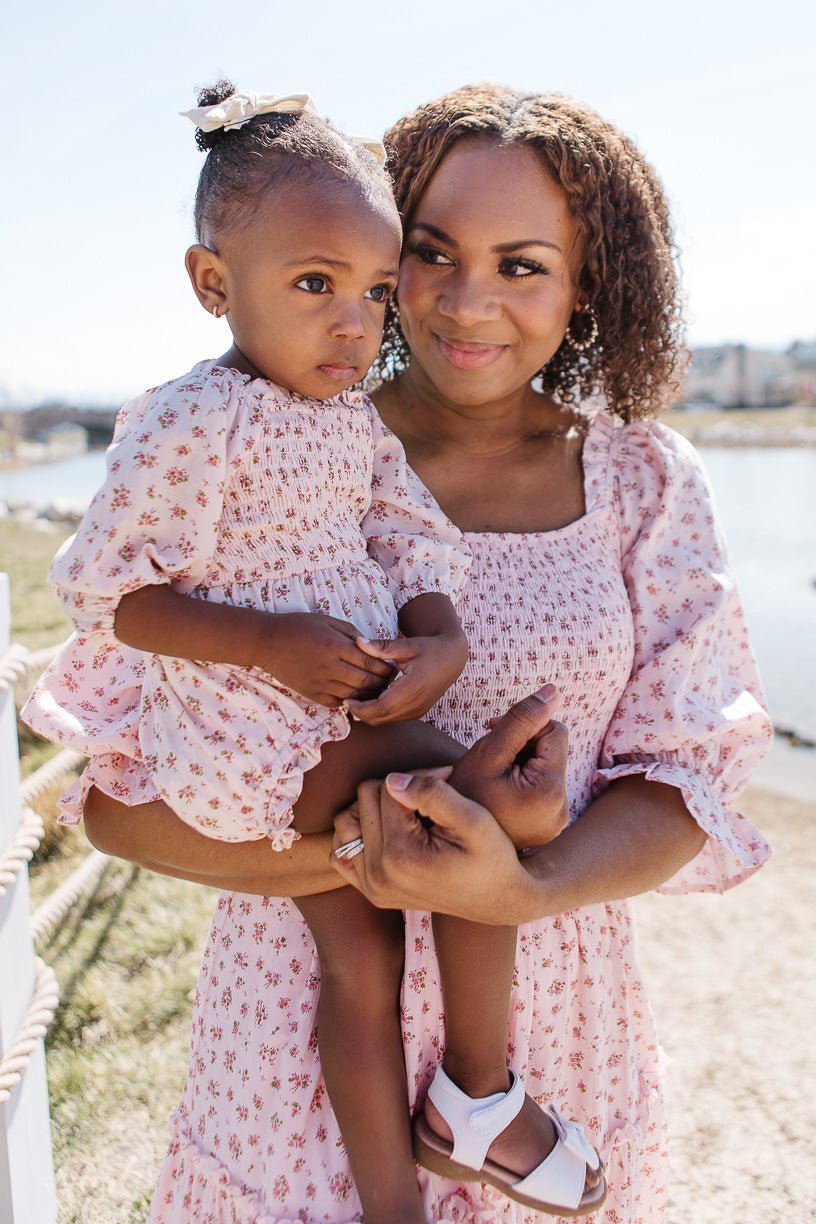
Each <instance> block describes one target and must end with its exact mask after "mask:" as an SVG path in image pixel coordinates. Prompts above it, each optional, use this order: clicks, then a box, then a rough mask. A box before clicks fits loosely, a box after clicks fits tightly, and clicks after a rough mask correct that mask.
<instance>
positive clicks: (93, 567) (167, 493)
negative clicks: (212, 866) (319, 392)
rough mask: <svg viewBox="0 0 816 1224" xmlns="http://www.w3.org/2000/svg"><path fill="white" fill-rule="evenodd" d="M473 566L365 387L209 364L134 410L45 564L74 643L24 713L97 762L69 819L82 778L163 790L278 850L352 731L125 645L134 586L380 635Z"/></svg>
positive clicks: (303, 707) (302, 705)
mask: <svg viewBox="0 0 816 1224" xmlns="http://www.w3.org/2000/svg"><path fill="white" fill-rule="evenodd" d="M467 566H468V560H467V550H466V549H465V547H464V544H463V540H462V536H461V534H460V533H459V532H458V531H457V530H456V528H455V527H453V526H452V524H451V523H449V522H448V520H447V519H446V518H445V516H444V515H443V514H442V512H441V511H440V509H439V507H438V506H437V505H436V503H435V502H434V501H433V499H432V498H431V496H430V494H429V493H428V491H427V490H426V489H425V488H424V486H423V485H422V484H421V483H420V481H419V480H418V479H417V478H416V476H415V475H414V474H413V472H412V471H411V469H410V468H409V467H408V465H407V463H406V460H405V452H404V451H403V448H402V444H401V443H400V442H399V440H398V439H397V438H396V437H395V436H394V435H393V434H392V433H390V432H389V431H388V430H387V429H386V428H385V426H384V425H383V424H382V422H381V421H380V419H379V417H378V415H377V413H376V412H375V410H374V408H373V406H372V405H371V404H370V402H369V401H368V400H367V399H366V397H365V396H363V395H361V394H359V393H356V392H346V393H344V394H343V395H339V396H337V397H336V398H334V399H331V400H313V399H307V398H305V397H301V396H297V395H294V394H293V393H291V392H288V391H283V390H282V389H281V388H280V387H276V386H275V385H274V384H272V383H269V382H267V381H266V380H264V379H251V378H248V377H247V376H245V375H242V374H238V373H237V372H236V371H234V370H225V369H222V368H220V367H218V366H216V365H214V364H213V363H212V362H211V361H205V362H201V363H200V364H199V365H197V366H195V367H194V369H193V370H192V371H191V372H190V373H189V374H188V375H186V376H185V377H184V378H182V379H178V380H176V381H175V382H171V383H168V384H166V385H165V386H163V387H159V388H157V389H155V390H152V391H148V392H147V393H146V394H145V395H143V396H141V397H139V398H138V399H136V400H133V401H132V402H131V403H129V404H127V405H126V406H125V408H124V409H123V410H122V412H121V413H120V414H119V417H118V419H117V424H116V430H115V433H114V440H113V443H112V445H111V447H110V450H109V452H108V475H107V479H106V481H105V483H104V485H103V487H102V488H101V489H100V491H99V492H98V493H97V495H96V497H95V498H94V500H93V502H92V503H91V506H90V508H89V509H88V511H87V513H86V515H85V517H84V518H83V520H82V522H81V524H80V527H79V530H78V531H77V533H76V535H75V536H74V537H73V538H72V539H71V540H69V541H67V543H66V544H65V546H64V547H63V548H62V550H61V551H60V553H59V554H58V556H57V557H56V559H55V560H54V563H53V565H52V569H51V578H52V581H53V582H54V584H55V585H56V587H57V590H58V593H59V595H60V597H61V599H62V602H63V604H64V606H65V608H66V610H67V611H68V614H69V616H70V617H71V620H72V621H73V624H74V627H75V630H76V632H75V634H74V635H73V637H72V638H71V639H70V640H69V642H68V643H67V644H66V646H65V647H64V648H63V650H62V651H61V652H60V653H59V655H58V656H57V658H56V659H55V660H54V662H53V663H52V664H51V666H50V667H49V668H48V670H47V672H46V673H45V675H44V677H43V679H42V681H41V682H40V684H39V686H38V687H37V689H36V691H35V692H34V694H33V696H32V697H31V699H30V700H29V702H28V703H27V705H26V707H25V709H24V710H23V717H24V718H25V719H26V721H27V722H29V723H30V724H31V726H32V727H34V729H35V730H36V731H38V732H39V733H40V734H42V735H44V736H46V737H47V738H48V739H53V740H57V741H58V742H59V743H61V744H64V745H67V746H69V747H71V748H75V749H77V750H78V751H80V752H83V753H86V754H87V755H88V756H90V758H91V762H90V764H89V766H88V768H87V769H86V771H85V773H84V774H83V777H82V778H81V779H80V781H79V782H78V783H77V784H76V786H74V787H73V788H72V790H71V791H69V793H68V794H67V795H66V796H65V797H64V799H63V801H62V806H63V813H64V819H65V820H67V821H68V822H75V821H77V820H79V819H80V816H81V813H82V808H83V805H84V800H85V795H86V794H87V791H88V789H89V788H90V786H91V785H92V784H93V785H96V786H98V787H100V788H101V789H102V790H103V791H105V792H106V793H108V794H110V795H112V796H113V797H114V798H117V799H119V800H121V801H122V802H124V803H128V804H137V803H144V802H147V801H149V800H152V799H156V798H159V797H160V798H162V799H164V800H165V801H166V802H167V803H168V804H169V806H170V807H171V808H172V809H173V811H174V812H176V813H177V814H178V815H179V816H180V817H181V818H182V819H183V820H186V821H187V822H188V823H189V824H191V825H193V826H194V827H197V828H198V829H200V830H201V831H202V832H203V833H205V834H207V835H208V836H210V837H216V838H219V839H220V840H223V841H249V840H253V839H257V838H262V837H268V838H269V839H270V841H271V844H272V846H273V848H274V849H278V850H279V849H285V848H286V847H287V846H289V845H291V843H292V841H293V840H294V839H295V838H296V837H297V836H298V834H297V833H296V832H295V831H294V829H292V828H290V827H289V826H290V824H291V820H292V805H293V804H294V803H295V801H296V800H297V798H298V796H299V795H300V791H301V787H302V782H303V773H304V771H305V770H307V769H310V768H311V767H312V766H313V765H315V764H316V763H317V761H318V760H319V759H320V752H321V747H322V745H323V744H324V743H326V742H327V741H328V740H338V739H343V738H344V737H345V736H346V735H348V731H349V721H348V716H347V715H346V714H345V713H344V712H343V710H341V709H337V708H333V709H330V708H328V707H327V706H322V705H317V704H314V703H310V702H308V701H307V700H306V699H305V698H304V697H302V696H301V695H300V694H298V693H295V692H293V691H292V690H291V689H289V688H286V687H284V686H283V685H281V684H278V683H276V682H273V681H272V680H271V679H270V677H269V676H268V675H267V674H266V673H265V672H263V671H261V670H260V669H258V668H252V669H245V668H238V667H227V666H223V665H213V664H208V663H203V662H194V661H192V660H187V659H175V658H168V657H165V656H161V655H148V654H144V653H142V652H141V651H138V650H132V649H129V648H127V647H125V646H123V645H122V644H121V643H120V642H118V641H117V640H116V637H115V635H114V632H113V623H114V614H115V611H116V606H117V604H118V602H119V600H120V599H121V597H122V596H123V595H124V594H125V593H126V592H128V591H133V590H136V589H137V588H139V587H142V586H145V585H148V584H151V583H172V585H173V587H174V588H175V589H177V590H179V591H181V592H183V593H185V594H188V595H192V596H195V597H196V598H199V599H209V600H213V601H214V602H217V603H230V604H236V605H240V606H242V607H252V608H264V609H266V610H267V611H272V612H321V613H326V614H328V615H331V616H335V617H338V618H339V619H341V620H344V621H348V622H351V623H352V624H354V625H355V626H356V627H357V628H358V629H359V630H360V631H361V632H362V634H363V635H364V636H367V637H372V638H391V637H395V636H396V635H397V633H398V624H397V610H398V608H400V607H401V606H402V605H403V604H404V603H406V602H407V601H408V600H409V599H412V598H413V597H414V596H416V595H419V594H422V593H425V592H430V591H439V592H443V593H445V594H452V593H453V592H454V591H455V590H456V588H457V587H458V586H459V585H461V583H462V581H463V580H464V577H465V575H466V573H467Z"/></svg>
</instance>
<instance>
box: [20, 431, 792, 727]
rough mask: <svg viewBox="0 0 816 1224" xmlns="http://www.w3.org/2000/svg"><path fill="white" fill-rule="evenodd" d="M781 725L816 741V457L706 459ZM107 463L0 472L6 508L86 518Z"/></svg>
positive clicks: (762, 453) (772, 453) (738, 452)
mask: <svg viewBox="0 0 816 1224" xmlns="http://www.w3.org/2000/svg"><path fill="white" fill-rule="evenodd" d="M701 454H702V456H703V460H704V463H705V466H706V468H707V470H708V472H709V475H710V477H711V481H712V484H713V486H714V490H715V496H716V501H717V505H718V508H719V510H720V515H721V518H722V520H723V524H724V526H725V531H726V535H727V536H728V541H729V545H730V549H731V555H732V560H733V562H734V568H735V570H736V574H737V581H738V583H739V587H740V591H741V593H742V597H743V600H744V602H745V606H746V611H747V614H748V623H749V626H750V629H751V636H752V640H753V643H754V648H755V650H756V653H757V657H758V659H759V663H760V667H761V669H762V675H763V679H764V682H765V687H766V690H767V694H768V700H769V703H770V707H771V711H772V713H773V717H774V722H775V723H776V725H777V726H778V727H786V728H789V729H791V730H795V731H796V732H798V734H799V735H801V736H804V737H806V738H808V739H811V740H816V449H813V448H806V447H801V448H787V447H768V448H764V449H761V448H753V447H750V448H748V447H731V448H705V449H703V450H701ZM104 472H105V461H104V453H103V452H102V451H90V452H88V453H86V454H84V455H77V456H75V457H74V458H71V459H64V460H61V461H60V462H58V463H52V464H44V465H43V466H41V467H34V468H28V469H26V470H24V471H17V472H0V502H2V501H9V502H30V503H32V504H35V505H47V504H49V503H58V504H60V505H62V506H69V507H76V508H79V509H82V508H83V507H84V506H86V505H87V503H88V501H89V500H90V498H91V496H92V495H93V493H94V491H95V490H96V488H97V487H98V485H99V484H100V483H101V481H102V478H103V476H104Z"/></svg>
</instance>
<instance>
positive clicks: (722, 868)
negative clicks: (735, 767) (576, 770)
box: [593, 754, 771, 894]
mask: <svg viewBox="0 0 816 1224" xmlns="http://www.w3.org/2000/svg"><path fill="white" fill-rule="evenodd" d="M633 774H642V775H643V776H644V777H645V778H646V779H647V780H648V781H650V782H665V783H667V784H668V785H669V786H676V787H677V788H678V789H679V790H680V791H681V792H682V795H683V801H684V802H685V804H686V807H687V808H688V810H689V813H690V814H691V815H692V816H693V817H694V819H695V820H696V821H697V823H698V825H699V826H700V828H701V829H702V830H703V832H704V833H706V834H707V838H708V840H707V841H706V844H705V845H704V846H703V848H702V850H700V852H699V854H697V855H695V857H694V858H693V859H692V860H691V861H690V862H689V863H686V864H685V866H683V867H681V868H680V870H679V871H677V872H675V874H674V875H673V876H672V877H671V878H670V879H668V880H666V881H665V883H664V884H661V886H660V888H658V889H657V891H658V892H661V893H668V894H675V893H689V892H717V893H723V892H726V891H727V890H728V889H729V888H733V887H734V886H735V885H736V884H739V883H741V882H742V881H743V880H745V879H747V877H748V876H750V875H753V873H754V872H755V871H757V870H758V869H759V868H760V867H761V866H762V864H763V863H764V862H765V860H766V859H767V858H769V856H770V854H771V848H770V846H769V845H768V842H767V841H766V840H765V838H764V837H763V836H762V834H761V833H760V832H759V830H758V829H756V828H755V827H754V826H753V825H752V824H751V822H750V821H749V820H746V818H745V817H744V816H742V815H741V814H740V813H739V812H736V811H734V810H732V809H731V808H728V807H726V806H725V805H724V804H723V803H722V801H721V800H720V799H719V798H718V797H717V795H716V794H715V792H714V791H713V789H712V788H711V786H710V785H709V784H708V782H707V781H706V779H705V778H704V777H702V776H701V775H700V774H699V773H695V772H694V770H693V769H691V768H687V767H686V766H685V765H683V764H682V763H681V762H679V761H678V760H677V759H676V758H675V757H673V756H671V755H670V754H665V755H658V756H657V757H651V758H649V759H646V758H644V759H641V760H638V759H637V758H636V757H633V758H632V759H631V760H628V761H623V762H621V763H619V764H616V765H612V766H610V767H609V768H607V769H598V770H597V771H596V773H595V777H594V779H593V794H595V795H598V794H600V793H601V792H602V791H603V790H605V789H606V787H607V786H608V785H609V783H610V782H612V781H613V780H614V779H615V778H626V777H631V776H632V775H633Z"/></svg>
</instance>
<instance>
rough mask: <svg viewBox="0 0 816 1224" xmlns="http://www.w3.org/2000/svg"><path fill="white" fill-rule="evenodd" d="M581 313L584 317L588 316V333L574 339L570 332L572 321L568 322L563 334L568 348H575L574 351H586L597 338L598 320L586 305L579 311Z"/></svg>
mask: <svg viewBox="0 0 816 1224" xmlns="http://www.w3.org/2000/svg"><path fill="white" fill-rule="evenodd" d="M581 314H582V315H584V316H585V317H586V316H588V317H589V335H588V336H585V337H584V339H583V340H576V339H575V336H574V335H573V334H572V323H570V325H569V327H568V328H567V330H566V332H565V334H564V339H565V340H566V342H567V344H568V345H569V346H570V348H573V349H575V351H576V353H584V352H586V350H587V349H588V348H591V347H592V345H593V344H594V343H595V341H596V340H597V339H598V320H597V319H596V318H595V315H594V314H593V313H592V311H591V310H590V308H589V307H588V306H587V307H586V308H585V309H584V310H582V311H581Z"/></svg>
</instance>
